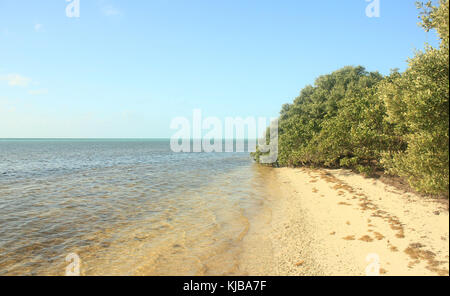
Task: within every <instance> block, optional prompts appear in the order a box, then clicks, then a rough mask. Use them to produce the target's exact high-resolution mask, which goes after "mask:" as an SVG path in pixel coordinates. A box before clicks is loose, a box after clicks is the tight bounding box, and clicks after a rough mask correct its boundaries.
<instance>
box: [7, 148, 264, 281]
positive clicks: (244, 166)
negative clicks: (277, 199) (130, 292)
mask: <svg viewBox="0 0 450 296" xmlns="http://www.w3.org/2000/svg"><path fill="white" fill-rule="evenodd" d="M266 173H267V170H266V169H265V168H262V167H259V166H257V165H255V164H254V163H253V162H252V161H251V159H250V157H249V155H248V153H173V152H171V151H170V148H169V142H168V141H167V140H45V141H44V140H0V275H64V273H65V269H66V266H67V263H66V262H65V257H66V256H67V255H68V254H70V253H76V254H77V255H78V256H79V257H80V259H81V262H82V263H81V274H83V275H234V274H243V273H245V271H243V270H242V269H241V268H240V264H239V257H240V252H241V242H242V240H243V238H244V237H245V235H246V233H247V231H248V228H249V225H250V221H251V219H252V217H253V216H254V215H255V214H256V213H258V211H259V210H260V209H261V207H262V206H263V205H264V201H265V199H266V193H265V190H264V176H265V174H266Z"/></svg>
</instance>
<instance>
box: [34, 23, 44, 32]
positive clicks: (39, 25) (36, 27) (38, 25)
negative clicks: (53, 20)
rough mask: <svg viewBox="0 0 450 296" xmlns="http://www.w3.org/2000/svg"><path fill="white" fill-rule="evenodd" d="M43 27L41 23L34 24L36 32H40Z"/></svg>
mask: <svg viewBox="0 0 450 296" xmlns="http://www.w3.org/2000/svg"><path fill="white" fill-rule="evenodd" d="M43 28H44V25H43V24H36V25H34V30H35V31H36V32H41V31H42V29H43Z"/></svg>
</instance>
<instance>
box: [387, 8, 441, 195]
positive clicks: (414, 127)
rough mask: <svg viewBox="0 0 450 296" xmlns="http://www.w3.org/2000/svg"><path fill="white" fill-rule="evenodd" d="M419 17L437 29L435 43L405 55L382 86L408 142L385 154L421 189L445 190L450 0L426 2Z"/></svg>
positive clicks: (391, 114)
mask: <svg viewBox="0 0 450 296" xmlns="http://www.w3.org/2000/svg"><path fill="white" fill-rule="evenodd" d="M420 7H422V8H423V7H425V8H424V12H423V13H422V16H421V19H422V21H423V23H422V25H423V27H424V28H426V29H427V30H430V29H436V30H437V32H438V33H439V36H440V37H441V46H440V48H439V49H435V48H432V47H427V48H426V50H425V52H418V53H417V54H416V56H415V57H414V58H412V59H410V60H409V68H408V69H407V70H406V71H405V73H403V74H402V75H396V76H395V77H393V78H392V79H391V81H389V82H386V83H385V84H384V87H383V88H382V89H381V91H380V95H381V97H382V98H383V99H384V101H385V103H386V106H387V107H388V110H389V121H390V122H392V123H393V124H395V125H396V126H397V132H398V135H399V136H400V137H402V140H403V141H404V142H406V143H407V148H406V149H404V150H400V151H396V152H393V151H391V152H389V153H386V154H385V155H384V159H383V163H384V166H385V167H386V168H387V169H388V171H389V172H391V173H393V174H397V175H400V176H402V177H405V178H406V179H407V180H408V181H409V183H410V184H411V185H412V186H413V187H414V188H416V189H417V190H419V191H422V192H426V193H430V194H440V193H445V194H447V195H448V183H449V167H448V166H449V152H448V143H449V142H448V141H449V138H448V131H449V76H448V75H449V52H448V8H449V6H448V0H447V1H442V0H441V1H440V6H439V7H434V6H432V5H431V3H427V4H426V5H424V6H420Z"/></svg>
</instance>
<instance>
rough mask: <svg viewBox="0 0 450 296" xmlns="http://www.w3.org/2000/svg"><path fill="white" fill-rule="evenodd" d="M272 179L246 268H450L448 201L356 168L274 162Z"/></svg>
mask: <svg viewBox="0 0 450 296" xmlns="http://www.w3.org/2000/svg"><path fill="white" fill-rule="evenodd" d="M267 187H268V188H269V189H268V190H269V192H270V196H271V198H270V199H269V200H267V201H266V206H265V207H264V210H263V211H261V213H260V214H259V216H257V217H256V218H255V220H254V221H252V223H251V227H250V229H249V231H248V234H247V236H246V237H245V238H244V241H243V243H244V244H243V245H244V248H243V249H244V251H243V253H242V260H241V271H242V273H243V274H250V275H292V276H294V275H305V276H314V275H319V276H322V275H356V276H364V275H366V274H367V271H369V272H371V274H377V273H378V272H379V274H380V275H388V276H397V275H441V276H448V275H449V212H448V201H443V200H436V199H431V198H427V197H422V196H418V195H416V194H414V193H409V192H405V191H403V190H400V189H397V188H395V187H392V186H390V185H386V184H385V183H383V182H381V181H379V180H377V179H371V178H364V177H363V176H361V175H358V174H355V173H353V172H350V171H348V170H312V169H306V168H302V169H291V168H281V169H273V171H272V175H271V177H270V178H268V180H267ZM377 258H378V259H379V263H377V261H376V260H377ZM377 266H379V268H375V269H372V268H371V267H377Z"/></svg>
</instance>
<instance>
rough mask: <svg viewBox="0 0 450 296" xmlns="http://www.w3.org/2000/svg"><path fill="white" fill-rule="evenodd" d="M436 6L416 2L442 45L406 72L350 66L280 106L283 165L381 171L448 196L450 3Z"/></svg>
mask: <svg viewBox="0 0 450 296" xmlns="http://www.w3.org/2000/svg"><path fill="white" fill-rule="evenodd" d="M439 3H440V5H439V6H433V5H432V3H431V1H430V2H427V3H425V4H420V3H419V4H418V7H419V9H421V10H422V12H421V15H420V19H421V20H422V23H421V25H422V26H423V28H425V30H427V31H428V30H432V29H435V30H436V31H437V32H438V34H439V37H440V39H441V45H440V47H439V48H438V49H436V48H432V47H430V46H427V48H426V49H425V51H424V52H418V53H417V54H416V56H415V57H414V58H412V59H410V60H409V67H408V69H407V70H406V71H405V72H404V73H399V72H398V71H397V70H393V71H392V72H391V74H390V75H389V76H387V77H382V76H381V75H380V74H379V73H377V72H367V71H365V69H364V68H363V67H361V66H359V67H345V68H342V69H340V70H338V71H335V72H333V73H331V74H329V75H324V76H321V77H319V78H318V79H317V80H316V82H315V84H314V85H313V86H311V85H310V86H307V87H305V88H304V89H303V90H302V91H301V93H300V95H299V96H298V97H297V98H296V99H295V100H294V102H293V103H292V104H285V105H283V106H282V109H281V112H280V118H279V155H278V165H281V166H302V165H312V166H325V167H346V168H352V169H355V170H358V171H359V172H361V173H364V174H371V173H372V172H374V171H375V170H380V169H384V170H387V171H388V172H390V173H392V174H396V175H399V176H402V177H404V178H405V179H406V180H408V181H409V183H410V184H411V186H413V187H414V188H415V189H417V190H419V191H421V192H425V193H430V194H442V193H443V194H447V195H448V183H449V167H448V166H449V152H448V141H449V138H448V131H449V113H448V112H449V100H448V99H449V76H448V75H449V56H448V55H449V54H448V36H449V34H448V33H449V32H448V26H449V24H448V15H449V14H448V8H449V1H448V0H440V2H439ZM254 157H255V159H257V160H258V158H259V154H258V152H257V153H256V154H254Z"/></svg>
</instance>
